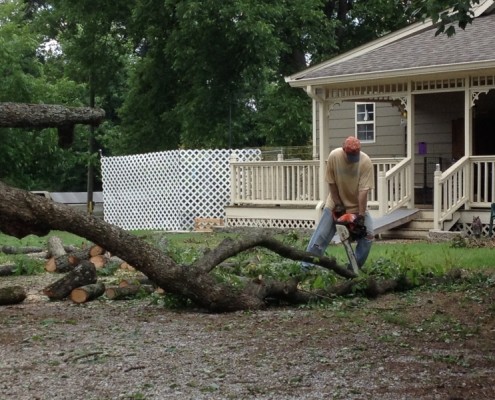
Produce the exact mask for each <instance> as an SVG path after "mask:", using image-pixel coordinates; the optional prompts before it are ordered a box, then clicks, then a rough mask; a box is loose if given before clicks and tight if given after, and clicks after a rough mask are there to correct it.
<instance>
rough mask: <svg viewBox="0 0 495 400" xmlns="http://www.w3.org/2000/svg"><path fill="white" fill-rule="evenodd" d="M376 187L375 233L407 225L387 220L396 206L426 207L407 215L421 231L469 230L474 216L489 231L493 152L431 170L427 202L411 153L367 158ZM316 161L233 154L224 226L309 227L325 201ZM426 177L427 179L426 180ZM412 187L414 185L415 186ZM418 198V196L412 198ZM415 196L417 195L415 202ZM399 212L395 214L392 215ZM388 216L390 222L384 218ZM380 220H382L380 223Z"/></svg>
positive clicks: (372, 204) (494, 196) (494, 191)
mask: <svg viewBox="0 0 495 400" xmlns="http://www.w3.org/2000/svg"><path fill="white" fill-rule="evenodd" d="M372 162H373V166H374V171H375V188H374V189H373V190H372V191H370V193H369V200H368V205H369V208H370V212H371V214H372V216H373V217H374V218H375V219H376V221H377V222H378V221H380V223H379V224H378V226H377V227H376V228H377V229H376V232H375V233H377V234H381V233H383V232H387V231H388V230H389V229H392V228H395V230H394V231H395V232H396V233H398V232H397V230H398V229H399V232H400V228H397V225H404V224H407V223H409V224H411V222H410V219H409V218H402V219H401V217H397V218H398V219H396V220H394V219H390V218H389V219H387V218H385V217H387V216H391V215H393V214H394V212H395V211H397V210H408V209H409V210H413V209H419V210H424V209H428V218H425V213H418V214H415V215H414V216H413V217H412V218H413V219H416V220H418V221H417V222H416V223H419V220H420V219H421V220H422V221H421V224H422V227H423V228H422V229H423V231H424V232H428V231H430V230H437V231H464V232H466V233H467V234H470V233H471V222H472V218H473V216H479V217H480V218H481V222H482V223H483V225H484V226H483V234H484V235H485V236H486V235H488V223H489V220H490V206H491V204H492V203H494V202H495V185H494V177H495V155H494V156H465V157H462V158H461V159H460V160H458V161H457V162H456V163H455V164H453V165H452V166H450V167H449V168H447V169H446V170H445V171H442V170H441V167H440V165H439V164H438V165H437V166H436V168H435V171H434V173H433V175H434V176H433V187H432V188H428V189H431V192H432V193H433V195H432V199H431V202H430V201H426V202H425V200H427V199H426V198H425V196H422V198H420V199H419V197H420V196H415V192H416V193H422V192H423V190H424V189H425V188H422V187H418V186H416V187H415V183H414V179H413V176H414V171H413V169H414V168H413V164H414V163H413V160H412V159H411V158H408V157H405V158H372ZM320 165H321V164H320V162H319V161H318V160H284V159H283V157H279V158H278V160H277V161H249V162H240V161H237V160H236V159H232V160H231V162H230V168H231V180H230V181H231V200H230V205H229V206H227V207H226V209H225V213H226V216H225V219H226V225H227V226H230V227H238V226H247V227H271V228H303V229H304V228H307V229H313V228H314V226H315V224H316V222H317V221H318V220H319V217H320V213H321V210H322V207H323V204H324V199H321V198H320V197H321V196H320V193H322V191H320V189H321V186H320V185H322V184H323V179H320V178H319V176H320V168H321V166H320ZM428 180H429V181H431V179H428ZM415 189H416V190H415ZM415 197H418V199H415ZM416 200H419V201H418V202H417V201H416ZM396 215H398V214H396ZM387 220H389V221H391V223H390V224H387V223H384V222H383V221H387ZM381 222H383V223H381Z"/></svg>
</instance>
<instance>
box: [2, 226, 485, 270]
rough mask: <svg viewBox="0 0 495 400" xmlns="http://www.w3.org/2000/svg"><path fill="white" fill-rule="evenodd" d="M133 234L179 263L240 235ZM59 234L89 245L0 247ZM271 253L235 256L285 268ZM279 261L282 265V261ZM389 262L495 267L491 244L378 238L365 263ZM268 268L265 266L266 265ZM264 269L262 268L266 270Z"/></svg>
mask: <svg viewBox="0 0 495 400" xmlns="http://www.w3.org/2000/svg"><path fill="white" fill-rule="evenodd" d="M132 233H133V234H135V235H137V236H138V237H141V238H143V239H144V240H146V241H149V242H151V243H152V244H154V245H156V246H157V247H159V248H162V249H163V250H166V251H167V252H168V253H169V255H170V256H172V257H173V258H174V259H176V260H177V261H178V262H183V263H189V262H192V261H193V260H194V259H195V258H196V257H198V255H199V254H201V253H202V252H203V251H204V250H205V249H207V248H210V249H211V248H214V247H216V246H217V245H218V244H219V243H220V242H221V241H222V240H223V239H224V238H226V237H229V238H233V239H236V238H239V237H241V236H240V235H239V234H228V233H195V232H188V233H168V232H151V231H134V232H132ZM52 235H55V236H58V237H60V239H61V240H62V242H63V243H64V244H66V245H76V246H81V245H83V244H88V243H89V242H88V240H86V239H84V238H81V237H78V236H76V235H73V234H71V233H67V232H60V231H52V232H51V233H50V234H49V235H47V236H44V237H38V236H34V235H29V236H26V237H25V238H23V239H17V238H14V237H12V236H8V235H4V234H0V247H1V246H4V245H6V246H38V247H44V246H46V243H47V241H48V237H49V236H52ZM277 239H279V240H281V241H283V242H284V243H286V244H288V245H291V246H294V247H296V248H298V249H301V250H303V249H304V248H305V246H306V243H307V241H308V240H309V235H302V234H299V233H296V232H289V233H286V234H283V235H282V234H278V235H277ZM326 255H328V256H331V257H335V258H336V259H337V260H338V261H340V262H341V263H344V262H345V261H346V255H345V252H344V249H343V246H341V245H337V244H331V245H330V246H329V248H328V249H327V253H326ZM277 257H278V256H276V255H273V253H271V252H269V251H267V250H264V249H259V250H258V249H257V250H250V251H247V252H244V253H243V254H240V255H238V256H237V257H236V259H238V261H239V262H240V263H244V264H251V267H250V268H251V269H252V270H253V273H260V272H265V273H266V271H260V270H259V268H260V267H259V266H260V265H263V264H266V266H269V268H272V267H273V266H274V265H275V264H277V265H279V267H280V266H281V268H286V267H287V266H286V265H283V263H284V262H287V260H283V259H282V258H280V257H278V259H277ZM7 258H8V256H7V255H5V254H2V253H0V263H2V262H5V260H6V259H7ZM281 263H282V264H281ZM390 263H393V264H400V265H401V266H402V268H408V267H409V268H412V267H416V268H417V267H421V268H422V269H426V270H445V269H450V268H454V267H456V268H466V269H483V268H490V267H495V261H493V247H492V248H490V247H477V248H476V247H470V248H459V247H455V246H453V245H452V243H450V242H445V243H428V242H417V241H414V242H405V243H404V242H401V243H390V242H380V241H377V242H376V243H375V244H374V245H373V247H372V249H371V253H370V256H369V258H368V261H367V265H368V266H375V265H378V266H383V265H384V264H386V265H388V264H390ZM266 268H268V267H266ZM266 268H265V269H266Z"/></svg>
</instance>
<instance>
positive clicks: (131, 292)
mask: <svg viewBox="0 0 495 400" xmlns="http://www.w3.org/2000/svg"><path fill="white" fill-rule="evenodd" d="M153 290H154V289H153V286H149V285H131V286H125V287H118V286H112V287H109V288H107V289H106V290H105V295H106V296H107V297H108V298H109V299H110V300H125V299H129V298H132V297H135V296H137V295H138V294H150V293H153Z"/></svg>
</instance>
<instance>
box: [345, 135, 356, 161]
mask: <svg viewBox="0 0 495 400" xmlns="http://www.w3.org/2000/svg"><path fill="white" fill-rule="evenodd" d="M342 148H343V149H344V151H345V153H346V155H347V159H348V160H349V162H358V161H359V154H360V152H361V142H360V141H359V140H358V139H357V138H355V137H354V136H349V137H348V138H347V139H346V140H345V142H344V145H343V146H342Z"/></svg>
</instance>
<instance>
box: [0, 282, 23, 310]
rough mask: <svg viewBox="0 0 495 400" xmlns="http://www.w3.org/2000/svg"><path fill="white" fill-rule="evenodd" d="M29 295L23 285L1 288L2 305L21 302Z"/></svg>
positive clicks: (0, 302) (0, 299)
mask: <svg viewBox="0 0 495 400" xmlns="http://www.w3.org/2000/svg"><path fill="white" fill-rule="evenodd" d="M26 297H27V295H26V291H25V290H24V288H23V287H22V286H9V287H4V288H0V305H1V306H5V305H9V304H19V303H21V302H23V301H24V299H25V298H26Z"/></svg>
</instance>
